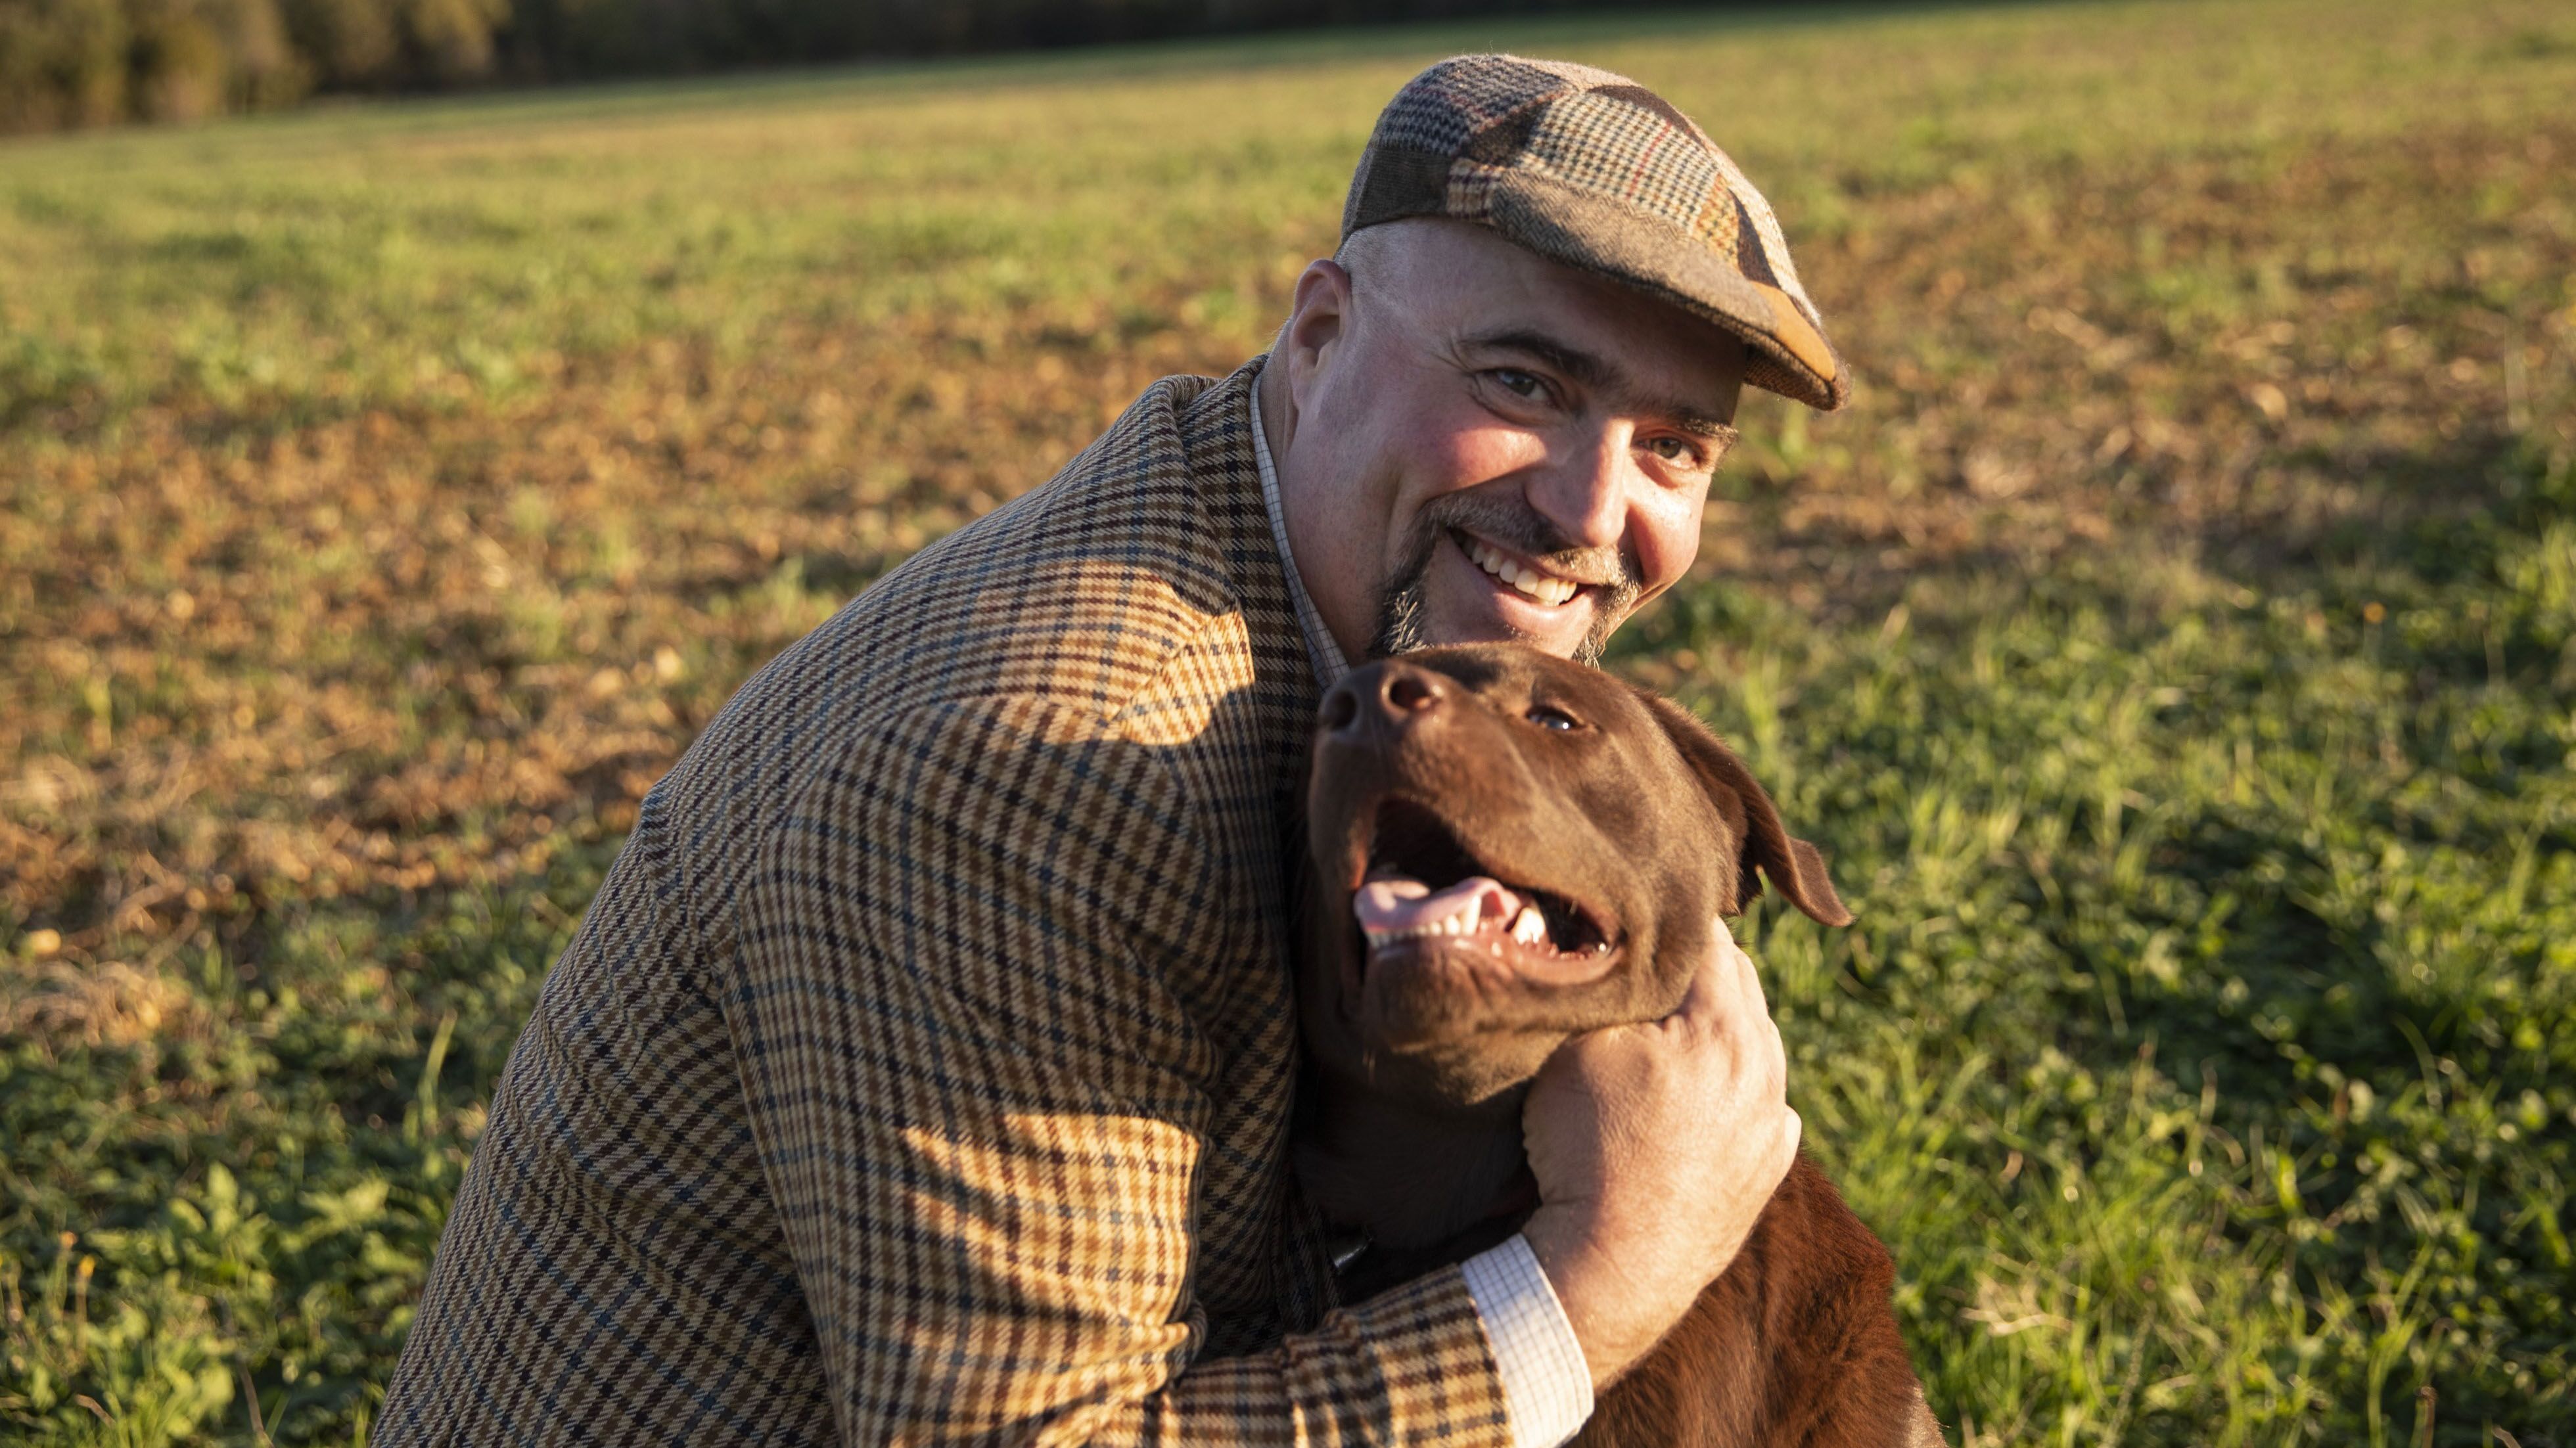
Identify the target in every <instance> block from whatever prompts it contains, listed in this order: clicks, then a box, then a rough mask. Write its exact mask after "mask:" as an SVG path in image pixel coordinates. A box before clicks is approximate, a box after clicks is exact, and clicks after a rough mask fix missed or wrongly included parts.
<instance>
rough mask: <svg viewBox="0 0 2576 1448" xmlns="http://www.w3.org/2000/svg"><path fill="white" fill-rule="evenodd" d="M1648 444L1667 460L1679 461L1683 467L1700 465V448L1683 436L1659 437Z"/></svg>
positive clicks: (1655, 453) (1658, 455)
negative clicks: (1685, 439)
mask: <svg viewBox="0 0 2576 1448" xmlns="http://www.w3.org/2000/svg"><path fill="white" fill-rule="evenodd" d="M1646 446H1647V448H1648V449H1649V450H1650V451H1652V452H1653V453H1654V455H1655V456H1657V457H1659V458H1662V459H1663V460H1664V461H1665V462H1668V463H1679V464H1681V465H1682V466H1683V467H1697V466H1699V449H1698V448H1696V447H1694V446H1692V445H1691V444H1690V443H1689V442H1686V441H1684V440H1683V439H1681V438H1677V437H1659V438H1656V439H1655V440H1654V441H1653V442H1650V443H1648V444H1646Z"/></svg>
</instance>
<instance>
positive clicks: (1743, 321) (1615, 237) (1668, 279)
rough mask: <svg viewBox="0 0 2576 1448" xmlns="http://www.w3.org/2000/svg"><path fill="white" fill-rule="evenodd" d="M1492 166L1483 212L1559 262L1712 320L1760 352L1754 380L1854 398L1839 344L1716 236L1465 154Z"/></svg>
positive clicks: (1812, 401)
mask: <svg viewBox="0 0 2576 1448" xmlns="http://www.w3.org/2000/svg"><path fill="white" fill-rule="evenodd" d="M1471 167H1472V168H1473V169H1474V170H1476V171H1479V172H1482V173H1483V174H1482V175H1481V176H1479V177H1477V178H1476V179H1477V180H1478V181H1480V182H1482V183H1483V185H1482V188H1481V189H1483V190H1484V192H1485V200H1486V204H1485V214H1484V215H1483V216H1481V217H1465V218H1461V219H1462V220H1471V221H1479V222H1481V223H1482V224H1483V225H1485V226H1487V227H1490V228H1492V229H1493V230H1494V231H1497V232H1499V233H1501V234H1502V235H1503V236H1504V237H1505V238H1506V239H1508V240H1510V241H1513V242H1515V243H1518V244H1519V245H1521V246H1525V247H1527V248H1529V249H1530V250H1531V251H1534V252H1537V253H1538V254H1539V255H1541V256H1543V257H1546V258H1548V259H1549V260H1550V261H1555V262H1561V263H1563V264H1564V265H1566V266H1570V267H1573V268H1575V269H1576V270H1578V271H1586V272H1590V273H1592V274H1594V275H1596V276H1600V277H1603V278H1606V279H1608V280H1610V281H1613V282H1617V283H1620V284H1621V285H1624V286H1629V287H1633V288H1635V289H1637V290H1639V291H1642V292H1644V293H1646V294H1647V295H1649V296H1652V297H1654V298H1656V299H1657V300H1659V301H1663V302H1666V303H1669V304H1671V305H1673V306H1676V307H1679V308H1681V309H1682V310H1683V311H1685V312H1688V313H1690V314H1691V315H1693V316H1696V317H1699V318H1701V319H1702V320H1704V321H1707V322H1710V323H1712V324H1714V325H1715V326H1717V327H1718V328H1720V329H1721V330H1723V331H1725V332H1727V333H1728V334H1729V335H1731V336H1733V337H1735V338H1736V339H1737V340H1739V341H1741V342H1743V343H1744V344H1745V346H1747V347H1748V348H1750V349H1752V351H1753V353H1754V358H1753V363H1752V365H1751V367H1749V368H1748V369H1747V370H1746V373H1745V381H1747V382H1749V383H1751V384H1753V385H1754V386H1756V387H1760V388H1762V389H1764V390H1765V391H1770V392H1776V393H1779V394H1780V395H1781V396H1783V397H1789V398H1794V399H1796V400H1797V401H1799V402H1803V403H1806V404H1807V405H1808V406H1810V407H1813V408H1816V409H1817V410H1819V411H1823V412H1831V411H1833V410H1835V409H1836V408H1839V407H1841V406H1842V405H1843V404H1844V403H1846V402H1848V401H1850V400H1851V376H1850V373H1849V371H1848V370H1847V369H1846V368H1845V367H1844V366H1843V362H1842V358H1841V357H1840V356H1839V355H1837V354H1836V353H1835V351H1834V348H1833V344H1832V343H1831V342H1828V341H1827V340H1825V335H1824V333H1823V331H1821V330H1820V329H1819V328H1818V327H1817V326H1816V324H1815V323H1814V321H1812V320H1811V319H1810V318H1809V317H1808V316H1807V314H1806V312H1805V310H1804V309H1803V308H1801V307H1799V305H1798V304H1797V303H1796V302H1795V301H1793V300H1791V298H1790V297H1789V294H1788V293H1786V292H1784V291H1782V290H1781V289H1780V288H1778V287H1774V286H1766V285H1764V284H1763V283H1761V282H1757V281H1754V280H1752V279H1751V278H1749V277H1747V276H1745V275H1744V274H1743V273H1742V272H1739V271H1737V270H1735V269H1734V268H1733V267H1731V266H1728V265H1727V264H1726V262H1725V260H1724V259H1723V258H1721V257H1719V256H1718V255H1717V254H1716V253H1714V252H1712V251H1710V250H1709V249H1708V244H1707V243H1706V242H1704V241H1702V240H1701V239H1700V238H1698V237H1695V236H1693V235H1691V234H1690V233H1689V232H1687V231H1685V230H1683V229H1682V228H1681V227H1679V226H1676V225H1674V224H1672V223H1671V222H1668V221H1665V220H1663V219H1662V218H1660V217H1656V216H1652V215H1646V214H1642V213H1640V212H1639V211H1637V210H1636V209H1635V208H1634V207H1629V206H1623V205H1621V204H1619V203H1617V202H1615V201H1613V200H1611V199H1609V198H1607V197H1603V196H1601V195H1599V194H1597V193H1595V192H1592V191H1589V190H1586V189H1584V188H1582V187H1579V186H1573V185H1569V184H1567V183H1565V182H1562V181H1558V180H1556V179H1555V178H1553V177H1549V176H1541V175H1533V174H1531V173H1530V172H1528V171H1526V170H1519V169H1505V168H1499V167H1494V168H1489V167H1481V166H1474V163H1472V162H1469V163H1462V164H1461V165H1460V167H1459V168H1458V169H1460V170H1467V169H1469V168H1471Z"/></svg>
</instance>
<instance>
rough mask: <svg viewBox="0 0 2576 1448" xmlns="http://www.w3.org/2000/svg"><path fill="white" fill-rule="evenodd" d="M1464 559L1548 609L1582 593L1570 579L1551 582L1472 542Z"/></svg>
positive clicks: (1536, 571)
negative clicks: (1472, 561) (1467, 558)
mask: <svg viewBox="0 0 2576 1448" xmlns="http://www.w3.org/2000/svg"><path fill="white" fill-rule="evenodd" d="M1467 556H1468V557H1470V558H1472V559H1474V560H1476V566H1477V567H1478V568H1481V569H1483V570H1485V571H1486V572H1487V573H1490V574H1492V575H1493V576H1494V577H1496V578H1499V579H1501V580H1502V581H1503V582H1505V583H1508V584H1510V585H1511V586H1512V587H1514V588H1517V589H1519V590H1520V591H1521V592H1522V593H1524V594H1527V595H1528V596H1529V597H1531V598H1534V599H1537V600H1538V601H1539V602H1541V603H1544V604H1547V605H1549V606H1550V607H1554V606H1555V605H1557V604H1560V603H1563V602H1565V601H1566V600H1567V599H1569V598H1572V597H1573V596H1574V595H1576V594H1578V593H1580V592H1582V591H1583V585H1582V584H1580V583H1577V582H1575V581H1574V580H1573V579H1570V578H1550V577H1548V576H1547V575H1546V574H1544V573H1541V572H1539V571H1538V570H1537V569H1535V568H1523V567H1522V566H1521V565H1520V564H1519V563H1517V562H1515V561H1513V560H1512V559H1511V558H1509V557H1506V556H1505V555H1504V554H1503V553H1502V552H1501V551H1500V550H1499V549H1496V548H1493V547H1491V546H1489V545H1487V544H1485V543H1483V542H1481V541H1479V540H1476V539H1473V538H1471V539H1469V540H1467Z"/></svg>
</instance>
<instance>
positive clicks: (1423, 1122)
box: [1296, 1080, 1537, 1256]
mask: <svg viewBox="0 0 2576 1448" xmlns="http://www.w3.org/2000/svg"><path fill="white" fill-rule="evenodd" d="M1521 1094H1522V1093H1521V1092H1520V1091H1518V1090H1515V1091H1512V1092H1509V1093H1506V1094H1505V1095H1504V1096H1503V1097H1500V1098H1497V1099H1496V1100H1495V1101H1493V1102H1489V1103H1487V1104H1486V1105H1484V1106H1482V1107H1477V1108H1473V1109H1469V1110H1465V1111H1458V1110H1437V1111H1434V1110H1425V1109H1422V1108H1419V1107H1415V1106H1411V1105H1407V1104H1404V1103H1400V1102H1394V1101H1389V1100H1387V1099H1385V1098H1383V1097H1375V1096H1371V1095H1369V1094H1368V1093H1367V1092H1366V1091H1364V1090H1362V1089H1360V1088H1358V1087H1356V1086H1354V1085H1351V1084H1348V1083H1337V1082H1333V1081H1330V1080H1323V1081H1318V1082H1316V1083H1315V1094H1314V1096H1313V1097H1312V1098H1311V1104H1312V1108H1313V1114H1312V1116H1311V1117H1310V1118H1309V1120H1308V1121H1307V1122H1306V1123H1305V1125H1304V1128H1303V1130H1302V1131H1301V1132H1300V1134H1299V1136H1300V1139H1299V1141H1298V1143H1297V1146H1296V1160H1297V1176H1298V1180H1299V1181H1300V1182H1302V1183H1303V1184H1304V1186H1305V1189H1306V1195H1307V1198H1308V1200H1310V1201H1312V1202H1313V1203H1314V1204H1315V1206H1316V1208H1317V1209H1318V1210H1319V1211H1321V1212H1322V1213H1323V1216H1324V1220H1325V1221H1327V1222H1328V1223H1330V1224H1332V1225H1333V1226H1334V1227H1336V1228H1339V1229H1343V1230H1346V1231H1350V1230H1355V1231H1358V1232H1361V1233H1364V1234H1365V1235H1366V1236H1367V1238H1368V1240H1369V1241H1370V1243H1371V1244H1373V1245H1375V1246H1379V1247H1384V1248H1390V1249H1397V1250H1402V1251H1406V1252H1420V1251H1424V1250H1434V1249H1438V1248H1441V1247H1443V1246H1444V1245H1447V1244H1451V1243H1458V1244H1466V1243H1470V1242H1472V1243H1473V1244H1474V1245H1472V1246H1466V1247H1465V1249H1464V1250H1463V1251H1461V1252H1460V1253H1459V1255H1461V1256H1464V1255H1466V1254H1467V1253H1468V1252H1472V1251H1474V1250H1476V1249H1477V1248H1478V1247H1482V1246H1486V1245H1490V1242H1489V1241H1487V1240H1486V1239H1488V1238H1491V1239H1493V1240H1499V1239H1500V1238H1501V1237H1504V1236H1508V1235H1509V1234H1510V1233H1511V1232H1513V1231H1515V1230H1518V1228H1519V1226H1520V1224H1521V1222H1522V1220H1524V1219H1526V1218H1527V1217H1528V1215H1529V1213H1530V1210H1531V1209H1532V1208H1533V1207H1535V1206H1536V1205H1537V1195H1536V1192H1535V1191H1534V1190H1532V1189H1531V1188H1530V1186H1529V1178H1528V1172H1527V1163H1526V1158H1525V1156H1524V1155H1523V1153H1522V1150H1521ZM1498 1225H1499V1230H1497V1226H1498Z"/></svg>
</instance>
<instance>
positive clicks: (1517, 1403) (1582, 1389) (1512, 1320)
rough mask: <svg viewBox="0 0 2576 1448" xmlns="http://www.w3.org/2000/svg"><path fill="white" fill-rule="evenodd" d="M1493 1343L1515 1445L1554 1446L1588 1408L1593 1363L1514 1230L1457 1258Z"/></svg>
mask: <svg viewBox="0 0 2576 1448" xmlns="http://www.w3.org/2000/svg"><path fill="white" fill-rule="evenodd" d="M1458 1270H1459V1271H1460V1272H1461V1273H1463V1274H1464V1275H1465V1276H1466V1278H1467V1295H1468V1296H1470V1297H1473V1298H1474V1299H1475V1300H1476V1316H1477V1317H1479V1318H1481V1319H1482V1320H1483V1322H1484V1325H1485V1340H1486V1341H1487V1342H1488V1343H1490V1344H1491V1345H1492V1346H1493V1349H1494V1372H1495V1375H1496V1376H1498V1377H1500V1378H1501V1379H1502V1383H1503V1411H1504V1412H1505V1414H1507V1415H1508V1416H1509V1417H1510V1419H1511V1424H1512V1443H1513V1448H1557V1445H1559V1444H1561V1443H1563V1442H1564V1441H1565V1440H1567V1439H1568V1438H1571V1437H1573V1436H1574V1435H1575V1434H1576V1433H1578V1432H1580V1431H1582V1429H1583V1423H1584V1420H1585V1419H1587V1418H1590V1417H1591V1416H1592V1369H1591V1367H1590V1366H1589V1365H1588V1364H1587V1363H1585V1361H1584V1359H1583V1344H1582V1343H1580V1342H1578V1341H1576V1340H1575V1336H1574V1324H1573V1323H1571V1322H1569V1321H1567V1320H1566V1316H1565V1304H1564V1303H1561V1302H1559V1301H1557V1300H1556V1289H1555V1288H1554V1287H1551V1286H1549V1285H1548V1281H1547V1269H1545V1268H1543V1267H1541V1266H1539V1265H1538V1254H1537V1253H1535V1252H1532V1251H1531V1250H1530V1246H1529V1242H1528V1240H1527V1239H1525V1238H1523V1237H1522V1236H1521V1235H1520V1234H1519V1233H1517V1232H1515V1233H1513V1234H1512V1237H1511V1239H1510V1240H1509V1241H1507V1242H1505V1243H1503V1244H1502V1245H1501V1246H1499V1247H1495V1248H1493V1249H1491V1250H1489V1251H1484V1252H1479V1253H1477V1254H1476V1255H1475V1256H1473V1257H1470V1258H1468V1259H1467V1260H1466V1261H1464V1262H1462V1263H1460V1264H1458Z"/></svg>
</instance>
